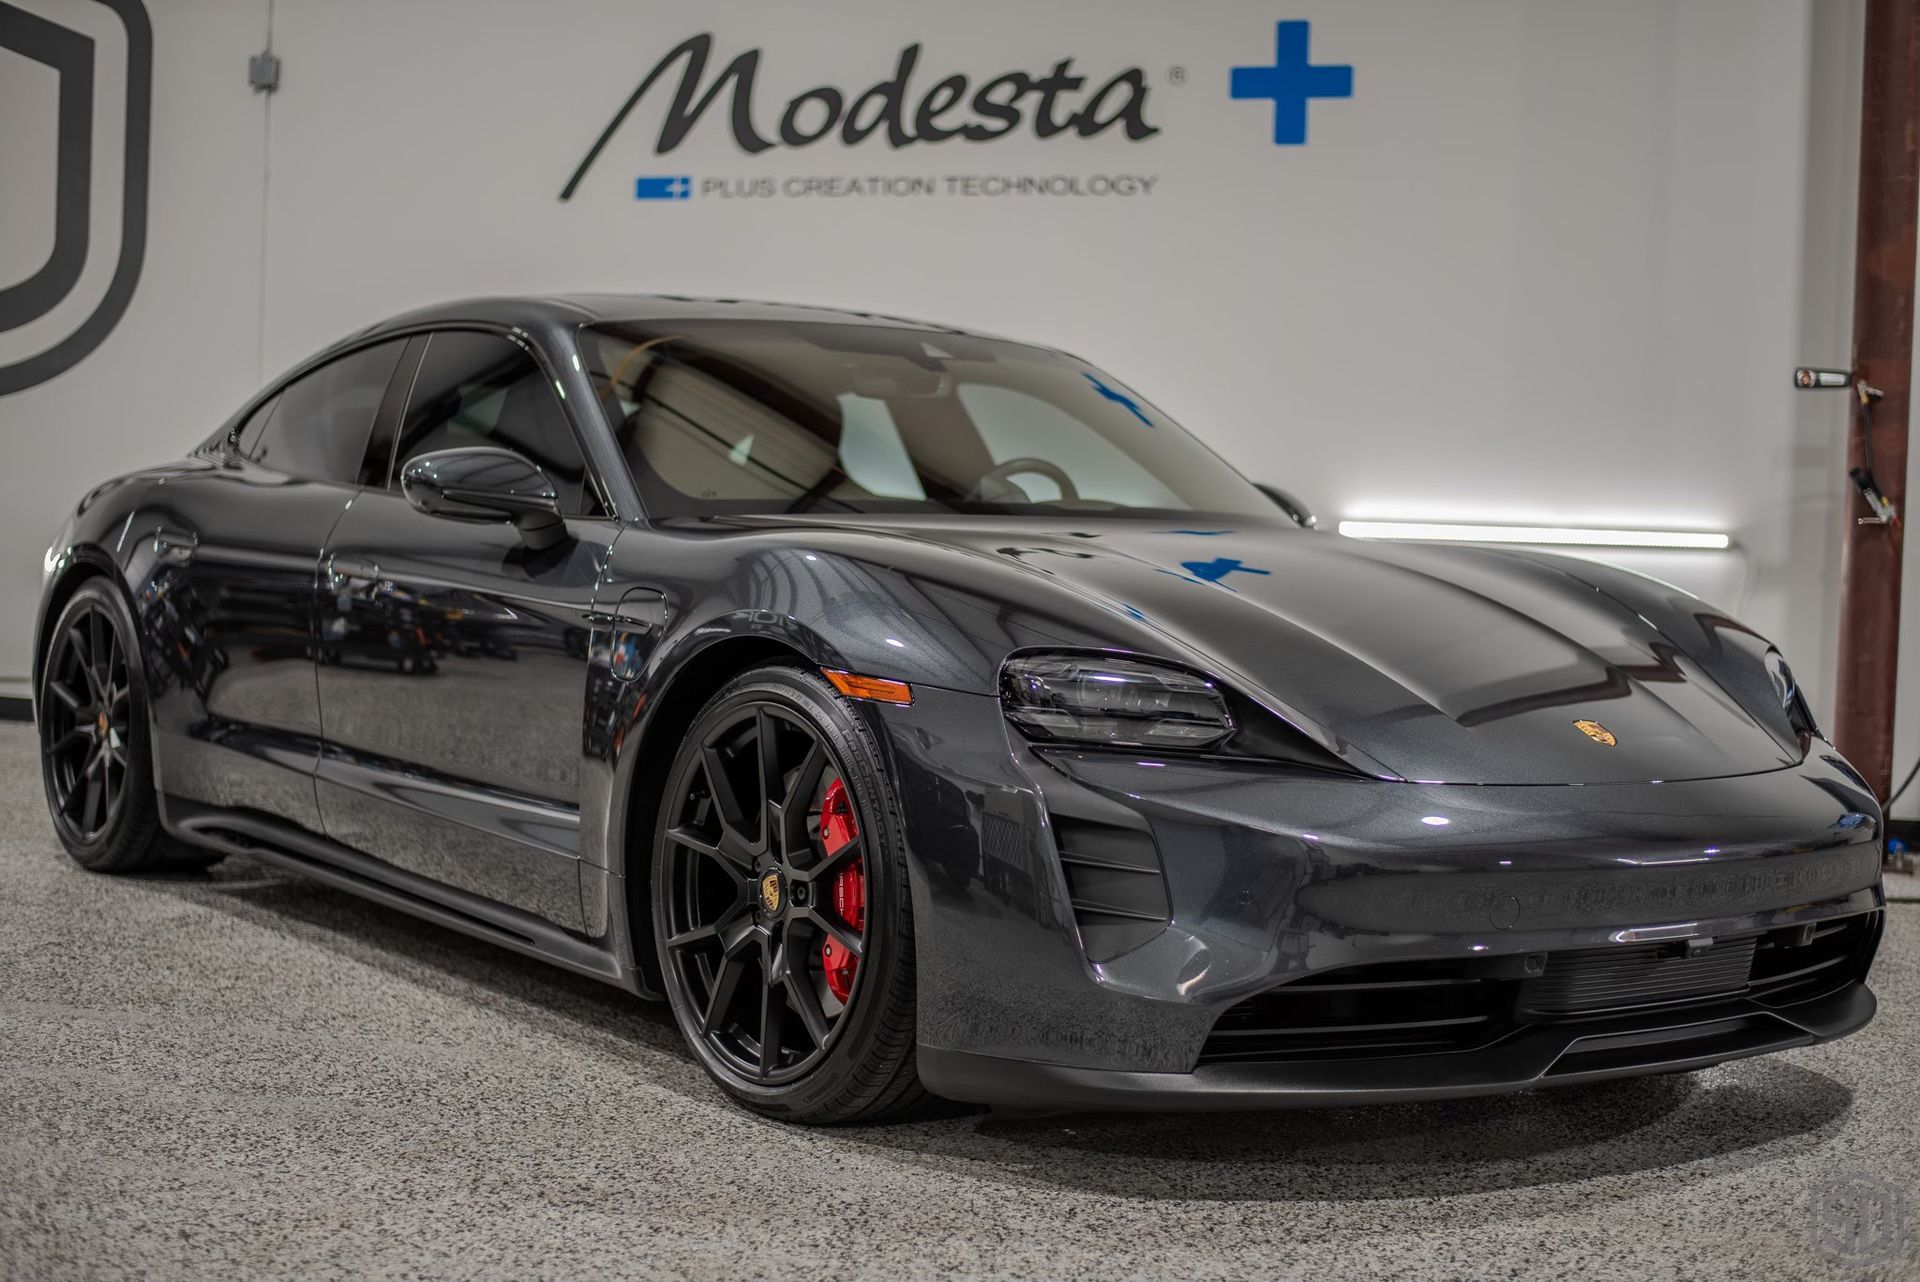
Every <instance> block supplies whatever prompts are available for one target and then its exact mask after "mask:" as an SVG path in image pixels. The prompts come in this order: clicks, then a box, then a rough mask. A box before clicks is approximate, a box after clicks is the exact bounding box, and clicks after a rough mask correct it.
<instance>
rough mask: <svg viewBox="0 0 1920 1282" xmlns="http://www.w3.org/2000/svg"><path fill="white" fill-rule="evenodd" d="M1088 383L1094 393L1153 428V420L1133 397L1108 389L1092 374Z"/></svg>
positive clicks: (1088, 376) (1088, 378) (1089, 375)
mask: <svg viewBox="0 0 1920 1282" xmlns="http://www.w3.org/2000/svg"><path fill="white" fill-rule="evenodd" d="M1082 373H1085V371H1084V370H1083V371H1082ZM1087 381H1088V382H1089V383H1092V384H1093V390H1094V391H1096V392H1098V393H1100V395H1102V396H1104V397H1106V398H1107V399H1108V400H1110V401H1112V402H1113V403H1114V404H1115V405H1118V406H1121V407H1122V408H1124V409H1125V410H1126V411H1127V413H1129V414H1131V415H1133V416H1134V417H1135V418H1137V419H1139V420H1140V421H1141V422H1142V423H1145V424H1146V425H1147V426H1148V427H1152V426H1153V420H1152V419H1150V418H1148V417H1147V416H1146V414H1145V413H1144V412H1143V411H1142V410H1141V408H1140V406H1139V404H1138V402H1136V401H1135V400H1134V399H1133V398H1132V397H1131V396H1128V395H1127V394H1126V393H1125V392H1116V391H1114V390H1113V389H1112V388H1111V387H1108V386H1107V385H1106V384H1105V383H1102V382H1101V381H1100V380H1099V379H1097V378H1095V377H1094V376H1093V375H1091V374H1088V375H1087Z"/></svg>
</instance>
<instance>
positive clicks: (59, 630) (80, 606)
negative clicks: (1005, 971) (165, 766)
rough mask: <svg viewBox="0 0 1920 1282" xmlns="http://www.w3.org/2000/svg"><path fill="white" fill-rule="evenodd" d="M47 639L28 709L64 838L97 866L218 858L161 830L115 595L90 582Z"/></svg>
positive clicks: (129, 625) (129, 624)
mask: <svg viewBox="0 0 1920 1282" xmlns="http://www.w3.org/2000/svg"><path fill="white" fill-rule="evenodd" d="M47 636H48V641H47V651H46V655H45V656H44V661H43V663H42V664H41V672H40V686H39V689H38V690H37V691H36V692H35V694H36V699H35V705H34V706H35V709H36V711H37V713H38V718H37V720H38V722H39V734H40V774H41V782H42V784H43V786H44V788H45V790H46V795H47V810H48V813H49V814H50V816H51V817H52V819H53V829H54V833H55V834H56V835H57V836H58V837H59V838H60V844H61V845H62V846H64V847H66V851H67V853H68V854H69V855H71V856H72V857H73V860H74V862H75V863H77V864H79V865H80V866H81V867H82V868H87V869H90V870H92V871H94V872H106V873H130V872H143V871H146V870H148V869H152V868H156V867H159V866H161V865H174V866H179V865H201V866H204V865H206V864H210V863H213V862H215V861H217V860H218V859H219V858H220V856H219V854H217V853H215V852H212V851H204V850H196V849H190V848H186V847H182V846H180V845H178V844H177V843H175V842H174V841H172V840H171V839H170V838H168V837H167V835H166V834H165V833H164V832H162V831H161V828H160V801H159V797H158V795H157V793H156V792H155V791H154V786H153V751H152V734H151V728H150V726H149V722H148V715H147V680H146V669H145V667H144V665H143V664H142V663H141V661H140V656H141V650H140V647H139V642H138V639H137V638H138V636H139V633H138V630H137V629H136V628H135V626H134V621H133V615H132V613H131V612H130V611H129V610H128V609H127V606H126V602H125V601H123V600H122V599H121V597H120V594H119V593H118V592H116V591H115V590H114V588H113V586H112V585H111V584H110V583H109V582H108V581H107V580H105V579H89V580H88V581H87V582H85V583H83V584H81V585H80V587H79V589H78V590H77V591H75V593H74V594H73V597H72V598H71V599H70V600H69V601H68V602H67V604H66V607H65V608H64V609H62V610H61V612H60V617H59V618H58V619H57V620H55V622H54V625H53V627H51V628H50V629H48V632H47Z"/></svg>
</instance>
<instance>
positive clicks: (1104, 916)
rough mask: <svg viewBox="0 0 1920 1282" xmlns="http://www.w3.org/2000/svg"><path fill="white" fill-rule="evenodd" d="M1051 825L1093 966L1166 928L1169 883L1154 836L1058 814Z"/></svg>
mask: <svg viewBox="0 0 1920 1282" xmlns="http://www.w3.org/2000/svg"><path fill="white" fill-rule="evenodd" d="M1051 819H1052V823H1053V838H1054V842H1055V844H1056V845H1057V846H1058V848H1059V851H1060V866H1061V868H1062V869H1063V870H1065V872H1066V875H1067V891H1068V894H1069V896H1070V897H1071V899H1072V901H1073V919H1074V922H1075V924H1077V925H1078V926H1079V928H1080V944H1081V947H1082V948H1084V949H1085V950H1086V953H1087V959H1088V960H1089V961H1096V962H1101V961H1109V960H1111V959H1112V958H1115V957H1118V956H1119V955H1120V954H1121V953H1124V952H1127V951H1129V950H1131V949H1134V948H1138V947H1139V946H1140V945H1142V944H1144V943H1146V942H1147V941H1148V940H1149V939H1152V938H1153V937H1154V936H1155V935H1157V934H1159V933H1160V932H1161V931H1163V930H1165V929H1166V928H1167V883H1166V880H1165V878H1163V877H1162V876H1161V875H1160V851H1159V850H1158V848H1156V847H1155V846H1154V844H1153V836H1152V834H1151V833H1148V832H1145V831H1143V830H1141V829H1137V828H1123V827H1121V826H1119V825H1118V824H1107V823H1100V822H1098V821H1096V820H1091V819H1075V818H1071V817H1069V816H1065V815H1058V814H1056V815H1053V816H1051Z"/></svg>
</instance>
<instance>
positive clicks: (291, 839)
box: [161, 796, 651, 997]
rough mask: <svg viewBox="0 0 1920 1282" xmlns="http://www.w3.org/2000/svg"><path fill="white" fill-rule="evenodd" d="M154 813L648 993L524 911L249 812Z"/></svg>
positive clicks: (179, 829) (219, 841) (171, 824)
mask: <svg viewBox="0 0 1920 1282" xmlns="http://www.w3.org/2000/svg"><path fill="white" fill-rule="evenodd" d="M161 809H162V814H163V816H164V823H165V826H166V829H167V831H169V832H171V833H172V834H173V835H174V836H176V837H178V838H180V839H181V840H182V841H186V842H190V843H192V844H194V845H197V846H206V847H208V848H209V849H213V850H221V851H225V852H226V853H228V854H233V855H250V856H252V857H253V858H255V859H258V860H260V861H261V862H263V863H268V864H272V865H274V866H275V867H279V868H285V869H288V870H289V871H292V872H297V873H300V874H302V875H304V876H307V877H311V878H313V879H314V880H316V881H320V882H324V883H326V884H327V885H329V886H332V887H334V888H335V889H338V890H344V891H347V892H348V893H349V894H354V895H358V896H360V897H361V898H362V899H370V900H372V901H373V902H375V903H378V904H384V905H385V906H387V907H388V908H397V909H399V910H400V911H401V912H405V913H411V914H412V915H413V916H415V917H419V918H422V919H423V920H426V921H430V922H433V923H434V924H435V925H439V926H445V927H447V928H448V929H449V930H457V931H459V932H460V933H461V934H463V935H471V936H473V937H474V938H475V939H484V940H486V941H487V942H488V943H491V944H498V945H500V946H501V947H502V948H510V949H512V950H513V951H514V952H516V953H522V954H524V955H526V956H528V957H537V958H539V959H540V960H541V961H546V962H551V963H553V964H554V965H556V966H559V967H562V968H564V969H566V970H570V971H573V972H574V973H576V974H580V975H587V976H590V977H592V978H594V979H597V980H600V981H601V982H602V983H607V984H612V985H613V986H614V987H616V988H622V989H625V990H626V991H628V992H630V993H633V994H635V995H636V996H642V997H645V996H650V995H651V994H649V993H647V992H646V991H645V990H644V989H643V988H642V986H641V984H640V979H639V976H638V975H636V974H635V973H633V970H632V968H631V967H629V966H626V965H624V964H623V963H622V962H621V960H620V959H619V958H618V957H616V956H615V955H614V954H613V953H612V952H611V951H609V950H608V949H607V948H605V947H603V946H601V945H598V944H595V943H593V942H591V941H589V940H585V939H581V938H579V937H577V936H574V935H570V934H568V933H567V932H566V931H564V930H561V929H560V928H559V927H557V926H555V925H553V924H552V923H551V922H548V921H545V920H543V919H541V918H539V917H535V916H533V915H532V914H530V913H523V912H520V911H519V910H517V909H513V908H506V907H503V906H501V905H500V904H496V903H494V902H492V901H490V900H486V899H482V898H480V897H479V896H477V895H470V894H468V893H466V892H465V891H462V890H456V889H454V888H453V887H451V886H444V885H441V884H440V883H439V882H436V881H430V880H428V879H427V878H425V877H421V876H418V875H416V874H414V873H410V872H406V871H404V870H403V869H399V868H395V867H393V866H392V865H391V864H386V863H382V862H381V861H380V860H378V859H373V858H370V857H369V856H367V855H363V854H361V853H360V852H359V851H357V850H352V849H350V848H348V847H346V846H343V845H341V844H340V843H339V842H336V841H330V840H328V839H327V838H325V837H320V836H316V835H315V834H313V833H310V832H308V831H306V830H305V829H303V828H300V827H297V826H295V825H293V824H289V823H286V822H285V821H283V820H279V819H274V818H271V817H269V816H266V815H262V814H259V813H257V812H253V811H235V810H221V809H219V808H217V807H213V806H207V805H203V804H201V803H198V802H191V801H181V800H179V799H178V798H173V797H164V796H163V797H162V798H161Z"/></svg>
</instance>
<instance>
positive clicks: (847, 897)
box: [820, 779, 867, 1002]
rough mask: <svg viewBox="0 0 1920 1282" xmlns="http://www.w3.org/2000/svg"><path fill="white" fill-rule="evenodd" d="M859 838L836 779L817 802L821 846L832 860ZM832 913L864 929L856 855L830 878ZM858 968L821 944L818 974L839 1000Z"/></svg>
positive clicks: (831, 944) (831, 945)
mask: <svg viewBox="0 0 1920 1282" xmlns="http://www.w3.org/2000/svg"><path fill="white" fill-rule="evenodd" d="M859 835H860V825H859V823H858V822H857V821H856V820H855V819H854V817H853V798H852V797H849V796H848V795H847V785H846V784H845V783H843V782H842V781H841V780H839V779H835V780H834V781H833V782H832V783H831V784H830V785H828V787H827V795H826V798H825V800H823V801H822V802H821V803H820V844H821V846H822V847H824V848H825V849H826V852H827V855H828V857H829V858H831V857H832V856H834V855H837V854H839V853H840V852H841V851H842V850H845V849H846V848H847V843H849V842H851V841H852V840H853V839H854V838H855V837H858V836H859ZM833 912H834V915H835V916H836V917H838V918H839V919H840V920H841V921H843V922H845V923H846V924H847V925H849V926H851V927H853V928H854V929H855V930H856V931H860V930H865V929H866V928H867V874H866V870H865V869H864V868H863V867H862V866H861V863H860V859H859V857H858V856H856V857H854V858H853V859H852V860H850V861H849V862H848V864H847V866H846V867H845V868H842V869H841V870H840V871H839V872H837V873H835V874H834V875H833ZM859 965H860V959H859V958H858V957H856V956H854V955H853V953H852V952H851V951H849V950H848V949H847V947H846V945H844V944H842V943H841V942H840V941H839V940H837V939H835V938H834V937H833V936H831V935H829V936H827V937H826V938H825V939H824V940H822V941H821V942H820V972H821V974H823V975H825V976H826V978H827V991H828V992H830V993H832V994H833V995H834V997H836V998H837V999H839V1000H840V1001H843V1002H844V1001H846V1000H847V998H848V997H849V996H851V995H852V993H853V972H854V970H855V969H856V968H857V967H858V966H859Z"/></svg>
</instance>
